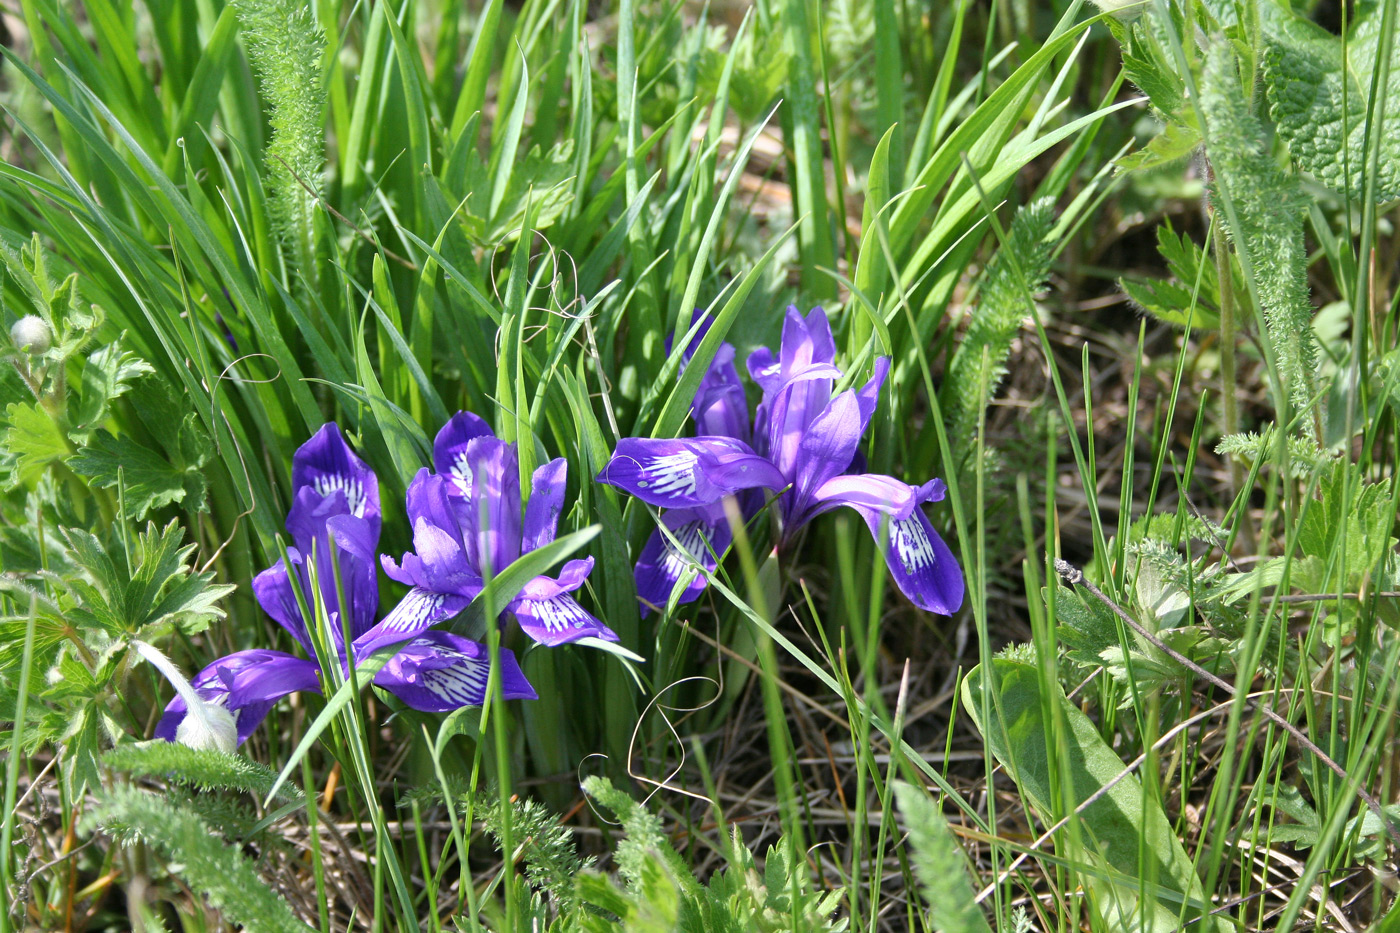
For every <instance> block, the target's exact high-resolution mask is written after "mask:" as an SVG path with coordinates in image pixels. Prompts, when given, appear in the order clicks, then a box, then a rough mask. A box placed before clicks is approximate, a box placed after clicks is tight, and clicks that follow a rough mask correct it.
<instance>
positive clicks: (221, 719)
mask: <svg viewBox="0 0 1400 933" xmlns="http://www.w3.org/2000/svg"><path fill="white" fill-rule="evenodd" d="M175 741H176V742H179V743H180V744H181V745H188V746H189V747H190V748H193V749H196V750H198V749H210V750H212V751H216V752H223V753H224V754H226V755H232V754H233V752H234V749H236V748H238V720H237V719H235V718H234V715H233V714H232V713H230V712H229V711H228V710H227V709H225V708H224V707H222V706H219V705H218V704H217V703H201V704H200V707H199V708H198V709H195V708H193V707H191V708H190V710H189V712H188V713H187V714H186V715H185V718H184V719H182V720H180V725H179V726H178V727H177V728H176V729H175Z"/></svg>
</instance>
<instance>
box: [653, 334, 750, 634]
mask: <svg viewBox="0 0 1400 933" xmlns="http://www.w3.org/2000/svg"><path fill="white" fill-rule="evenodd" d="M709 329H710V320H709V319H708V318H705V319H702V320H701V322H700V326H699V328H698V329H697V330H696V331H695V334H694V336H693V337H692V338H691V340H690V342H688V343H687V344H686V346H685V349H684V350H683V351H682V352H681V366H680V371H681V372H685V369H686V367H687V366H688V365H689V364H690V360H691V357H692V356H693V355H694V352H695V348H696V347H697V346H698V345H699V343H700V341H701V340H702V339H704V336H705V334H706V333H707V332H708V331H709ZM666 352H667V353H670V352H671V338H670V337H667V338H666ZM734 354H735V351H734V345H733V344H730V343H727V342H726V343H721V344H720V345H719V350H718V351H717V352H716V353H715V357H714V359H713V360H712V361H711V363H710V366H709V368H708V369H707V370H705V374H704V375H703V376H702V377H701V378H700V385H699V386H698V387H697V388H696V391H695V399H694V400H693V401H692V402H691V406H690V416H691V418H692V419H693V420H694V422H695V430H696V432H697V433H698V434H700V435H702V436H707V437H729V438H733V439H734V440H737V441H740V442H742V443H745V444H747V443H748V441H749V403H748V400H747V399H746V398H745V397H744V385H743V383H742V382H741V381H740V380H739V371H738V370H737V369H736V368H735V367H734ZM737 498H738V500H739V507H740V510H741V512H742V513H743V515H744V516H745V517H746V518H747V517H749V516H751V515H753V513H754V512H756V511H757V510H758V507H759V506H760V505H762V497H761V494H760V493H758V491H757V489H750V490H746V491H744V492H741V493H739V495H738V497H737ZM661 524H662V525H664V526H665V527H666V530H667V531H669V532H670V535H669V536H668V535H666V534H665V533H663V532H662V530H661V529H660V528H658V529H656V530H655V531H653V532H652V533H651V537H650V538H648V539H647V543H646V546H645V547H644V548H642V553H641V555H640V556H639V557H638V558H637V567H636V572H635V577H636V581H637V596H638V598H639V599H640V600H641V604H642V606H641V611H642V616H643V618H645V617H646V615H647V614H648V613H649V612H650V611H651V610H652V608H653V607H660V606H665V605H666V601H667V600H668V599H669V598H670V596H671V591H672V590H673V589H674V588H675V585H676V582H677V581H678V580H680V579H681V577H682V575H683V574H684V573H685V571H686V569H687V568H688V567H689V566H690V565H691V564H693V563H698V564H700V565H701V566H703V567H704V568H705V569H706V570H708V571H711V572H713V571H714V570H715V568H717V567H718V566H719V560H718V557H719V555H721V554H723V553H724V552H725V551H726V550H727V549H728V548H729V545H730V542H731V541H732V539H733V535H732V533H731V532H730V530H729V519H728V518H727V517H726V516H725V513H724V498H723V496H721V497H719V498H716V499H713V500H712V501H710V502H707V503H705V504H703V505H693V506H683V507H680V508H671V509H667V510H666V511H665V512H663V513H662V515H661ZM677 545H679V547H678V546H677ZM704 589H705V578H704V577H703V576H701V575H696V577H695V578H694V579H692V580H691V581H690V583H689V584H688V585H687V586H686V588H685V590H684V591H683V592H682V593H681V597H680V601H681V602H682V603H688V602H692V601H694V600H696V599H698V598H699V597H700V594H701V593H702V592H704Z"/></svg>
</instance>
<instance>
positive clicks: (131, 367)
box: [70, 343, 155, 432]
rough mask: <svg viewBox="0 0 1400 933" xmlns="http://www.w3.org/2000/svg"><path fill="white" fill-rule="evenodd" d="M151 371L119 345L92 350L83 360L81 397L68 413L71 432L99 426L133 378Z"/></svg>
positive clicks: (114, 344) (143, 362)
mask: <svg viewBox="0 0 1400 933" xmlns="http://www.w3.org/2000/svg"><path fill="white" fill-rule="evenodd" d="M154 372H155V370H154V369H153V368H152V367H151V365H150V364H149V363H147V362H146V361H145V360H143V359H141V358H140V357H138V356H137V355H136V354H134V353H131V352H129V351H127V350H123V349H122V348H121V345H120V344H118V343H112V344H108V345H107V346H105V347H102V348H101V349H99V350H97V351H95V352H94V353H93V354H92V355H91V356H89V357H88V358H87V359H85V360H83V374H82V379H81V386H82V394H81V396H80V397H79V399H78V402H77V404H76V405H74V406H73V408H72V409H71V412H70V414H71V417H72V419H73V431H74V432H86V431H89V430H91V429H92V428H94V427H96V426H97V425H99V424H101V423H102V422H103V421H104V420H106V418H107V413H108V411H109V410H110V409H111V405H112V402H113V401H114V400H115V399H116V398H117V397H118V396H121V395H124V394H125V393H126V391H127V390H128V389H130V388H131V384H132V383H133V382H134V381H135V380H136V379H138V378H140V377H141V376H144V375H147V374H150V373H154Z"/></svg>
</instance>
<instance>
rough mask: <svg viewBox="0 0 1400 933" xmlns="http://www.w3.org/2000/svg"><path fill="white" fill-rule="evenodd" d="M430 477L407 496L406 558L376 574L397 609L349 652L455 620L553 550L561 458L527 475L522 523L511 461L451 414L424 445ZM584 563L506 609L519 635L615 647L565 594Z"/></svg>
mask: <svg viewBox="0 0 1400 933" xmlns="http://www.w3.org/2000/svg"><path fill="white" fill-rule="evenodd" d="M433 465H434V466H435V467H436V469H437V472H432V471H430V470H427V469H426V468H425V469H422V470H419V471H418V475H417V476H415V477H414V478H413V482H412V483H410V484H409V487H408V502H407V505H408V517H409V521H410V522H411V523H412V525H413V548H414V550H413V551H412V552H410V553H407V554H405V555H404V556H403V559H402V560H401V561H399V562H398V563H395V562H394V561H393V560H392V559H391V558H389V557H387V556H386V557H384V558H383V565H384V572H385V573H387V574H388V575H389V576H390V577H392V578H393V579H395V580H397V581H399V582H400V583H404V584H407V585H408V586H410V587H411V589H410V590H409V593H408V595H407V596H406V597H404V600H403V602H401V603H399V605H398V607H397V608H395V609H394V610H393V611H392V612H390V613H389V614H388V615H387V616H385V617H384V619H383V621H381V622H380V623H379V624H378V625H376V626H374V628H372V629H370V630H369V631H367V632H365V633H364V634H363V635H360V636H359V637H358V638H357V640H356V642H355V649H356V651H358V652H366V651H374V650H376V649H378V648H380V647H383V646H384V645H389V644H393V643H395V642H399V641H403V640H405V639H407V638H411V637H413V636H414V635H416V634H417V633H419V632H421V631H423V630H425V629H427V628H428V627H429V626H431V625H433V624H434V623H436V622H439V621H442V620H443V619H447V618H450V617H452V616H454V615H456V614H457V613H459V612H461V611H462V610H463V609H465V608H466V607H467V605H468V604H470V603H471V601H472V600H473V599H475V598H476V597H477V595H478V594H480V593H481V591H482V590H483V589H484V587H485V583H484V581H485V580H486V578H487V577H488V575H489V574H495V573H500V572H501V571H502V570H504V569H506V568H507V567H509V566H510V565H511V564H512V563H514V562H515V561H516V560H517V559H519V558H520V556H521V555H522V554H526V553H528V552H530V551H533V550H536V549H538V548H541V547H544V546H545V545H547V544H549V543H551V542H553V541H554V535H555V531H556V528H557V525H558V522H559V512H560V510H561V509H562V508H563V504H564V486H565V481H566V479H567V466H568V465H567V463H566V462H565V461H564V459H563V458H562V457H561V458H559V459H557V460H551V461H550V462H549V463H546V464H544V465H543V466H541V467H540V468H539V469H537V470H535V472H534V475H533V477H532V482H531V493H530V499H529V502H528V503H527V504H526V505H525V507H524V517H523V520H522V516H521V511H522V510H521V489H520V461H519V458H518V454H517V451H516V446H515V444H511V443H506V442H505V441H503V440H501V439H500V438H498V437H496V436H495V434H493V433H492V432H491V428H490V427H489V426H488V425H487V424H486V422H484V421H482V420H481V419H480V418H478V417H477V416H476V415H474V414H472V413H471V412H466V411H463V412H458V413H457V414H456V415H454V416H453V417H452V419H451V420H450V421H448V422H447V424H446V425H445V426H444V427H443V429H442V430H441V431H440V432H438V436H437V439H436V440H435V441H434V443H433ZM592 569H593V558H591V557H587V558H583V559H581V560H571V561H569V562H567V563H566V564H565V565H564V567H563V568H562V570H561V571H560V573H559V576H558V577H548V576H544V575H541V576H537V577H535V578H534V579H532V580H530V581H529V582H528V583H526V584H525V587H524V588H523V589H522V590H521V591H520V593H519V594H518V595H517V596H516V597H515V598H514V599H512V600H511V602H510V603H508V604H507V605H506V607H505V610H504V611H505V612H509V613H511V614H513V615H514V616H515V618H516V620H517V621H518V622H519V623H520V627H521V629H522V630H524V632H525V634H527V635H529V636H530V637H531V638H532V639H534V640H535V641H536V642H539V643H540V644H542V645H560V644H564V643H566V642H572V641H577V640H578V639H580V638H589V637H591V638H599V639H603V640H604V641H617V635H616V634H615V633H614V632H613V631H612V629H610V628H608V627H607V626H606V625H604V624H603V623H602V622H600V621H599V620H598V619H596V618H594V617H593V616H592V615H590V614H589V613H588V612H587V611H586V610H585V609H584V608H583V607H582V606H580V605H579V604H578V602H577V601H576V600H575V599H574V598H573V596H572V595H570V594H571V593H573V592H575V591H576V590H578V589H579V587H581V586H583V582H584V580H585V579H586V578H587V576H588V574H589V572H590V571H592Z"/></svg>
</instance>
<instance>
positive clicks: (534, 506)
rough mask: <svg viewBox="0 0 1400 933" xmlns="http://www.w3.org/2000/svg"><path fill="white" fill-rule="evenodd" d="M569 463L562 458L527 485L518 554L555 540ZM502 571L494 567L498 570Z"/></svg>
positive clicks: (543, 467) (537, 470) (540, 472)
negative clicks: (528, 491) (527, 494)
mask: <svg viewBox="0 0 1400 933" xmlns="http://www.w3.org/2000/svg"><path fill="white" fill-rule="evenodd" d="M568 474H569V464H568V462H567V461H565V460H564V458H563V457H560V458H558V459H557V460H551V461H549V462H548V463H546V464H545V465H544V466H541V467H539V468H538V469H536V470H535V473H534V476H533V477H532V481H531V483H530V501H529V502H527V503H525V525H524V527H523V528H522V530H521V541H520V552H521V553H522V554H523V553H526V552H529V551H534V550H537V549H539V548H542V547H544V546H545V545H546V544H549V543H550V542H551V541H553V540H554V534H555V531H556V529H557V528H558V526H559V513H560V512H561V511H562V510H563V508H564V485H565V483H566V481H567V479H568ZM500 569H503V568H497V570H500Z"/></svg>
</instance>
